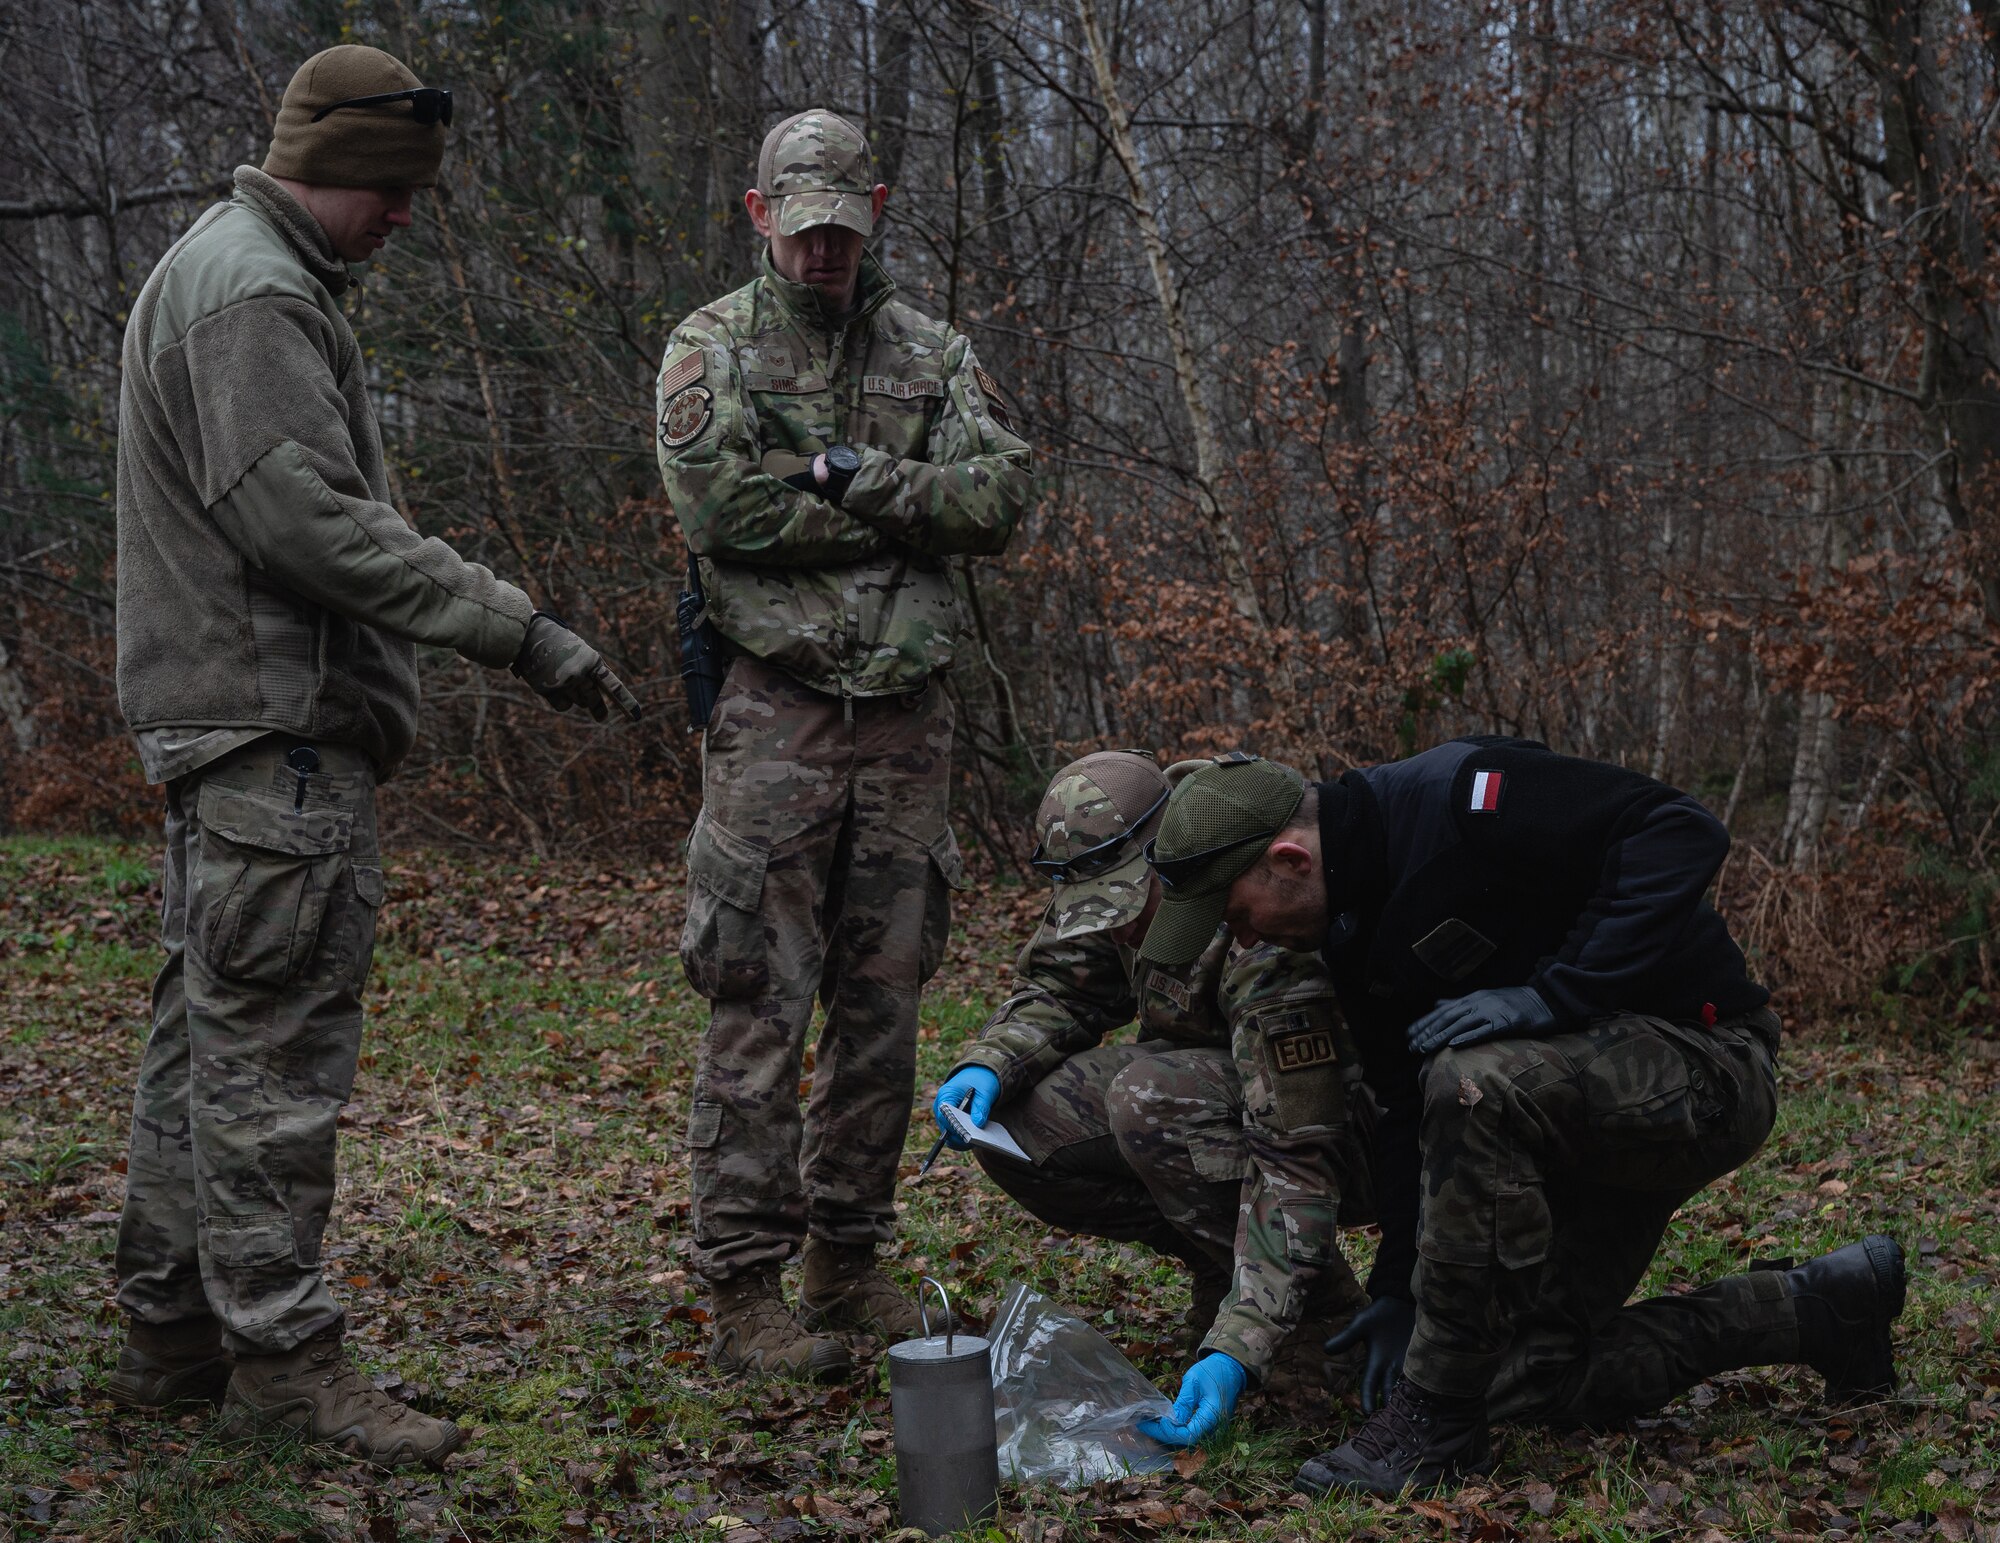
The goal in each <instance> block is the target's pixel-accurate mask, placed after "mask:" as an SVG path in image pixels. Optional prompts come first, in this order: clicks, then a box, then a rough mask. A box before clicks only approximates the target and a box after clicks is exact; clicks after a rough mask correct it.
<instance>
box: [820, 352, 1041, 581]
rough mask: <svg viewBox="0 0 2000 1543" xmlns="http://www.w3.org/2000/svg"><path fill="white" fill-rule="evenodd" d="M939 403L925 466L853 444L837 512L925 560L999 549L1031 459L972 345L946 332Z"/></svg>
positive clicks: (1029, 479) (1018, 511) (1022, 501)
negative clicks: (856, 453) (853, 463)
mask: <svg viewBox="0 0 2000 1543" xmlns="http://www.w3.org/2000/svg"><path fill="white" fill-rule="evenodd" d="M944 373H945V384H946V397H945V404H944V407H943V409H942V410H941V411H940V412H939V414H938V421H937V423H936V425H935V426H933V428H932V429H931V433H930V444H929V449H928V452H927V453H928V455H929V460H928V461H904V460H898V459H897V458H896V457H895V456H893V455H891V454H889V452H888V451H886V450H880V449H877V448H875V447H873V446H859V447H857V448H858V449H860V451H861V470H859V471H858V472H856V473H855V474H854V480H853V482H851V483H849V484H848V488H847V496H846V497H845V498H843V499H842V500H841V507H842V508H843V509H845V510H847V512H848V513H850V514H853V515H856V516H858V517H859V518H860V519H862V520H865V521H866V522H867V523H868V524H869V525H872V526H873V527H874V528H875V529H877V530H879V531H880V532H882V534H883V535H885V536H889V537H891V538H892V539H894V540H895V541H898V542H900V543H901V544H902V545H904V546H908V547H912V548H914V549H915V550H917V551H919V552H924V553H927V554H929V555H930V556H932V557H955V556H958V555H959V554H961V553H966V554H972V555H985V556H990V555H991V554H993V553H995V552H999V551H1003V550H1004V549H1005V548H1006V545H1007V540H1008V538H1009V537H1010V536H1012V535H1013V534H1014V527H1015V525H1017V524H1018V523H1019V522H1020V519H1021V515H1022V512H1023V511H1024V510H1025V509H1026V508H1027V506H1028V493H1029V490H1030V488H1031V487H1032V485H1033V480H1034V478H1033V471H1034V466H1033V459H1034V458H1033V455H1032V453H1031V452H1030V451H1029V449H1028V445H1027V441H1025V440H1023V439H1021V438H1019V437H1018V436H1017V435H1016V434H1015V433H1014V430H1013V428H1012V426H1011V424H1010V423H1009V421H1008V418H1007V410H1006V408H1005V407H1003V406H1002V405H1001V404H1000V402H999V400H998V391H997V389H996V388H995V386H994V385H993V377H992V376H990V375H988V374H987V373H986V372H985V371H984V370H982V369H981V368H980V367H979V361H978V360H977V359H975V358H974V357H973V355H972V344H971V342H970V341H969V340H967V339H966V338H965V337H963V336H961V335H959V334H957V333H954V334H952V339H951V342H950V344H949V346H947V348H946V349H945V359H944Z"/></svg>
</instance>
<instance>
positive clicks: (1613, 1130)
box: [1578, 1020, 1700, 1146]
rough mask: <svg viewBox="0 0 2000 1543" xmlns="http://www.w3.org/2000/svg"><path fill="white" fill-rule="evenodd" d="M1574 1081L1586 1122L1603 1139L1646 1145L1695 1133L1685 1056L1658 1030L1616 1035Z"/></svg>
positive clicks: (1671, 1141) (1685, 1138)
mask: <svg viewBox="0 0 2000 1543" xmlns="http://www.w3.org/2000/svg"><path fill="white" fill-rule="evenodd" d="M1628 1023H1629V1020H1628ZM1578 1080H1579V1083H1580V1087H1581V1091H1582V1093H1583V1097H1584V1107H1585V1110H1586V1112H1587V1118H1588V1120H1589V1123H1590V1126H1591V1128H1592V1130H1594V1131H1595V1132H1596V1133H1597V1134H1598V1135H1599V1136H1600V1137H1602V1138H1606V1139H1608V1140H1610V1141H1612V1142H1614V1143H1616V1144H1618V1145H1627V1144H1639V1145H1645V1146H1650V1145H1653V1144H1655V1143H1658V1144H1662V1145H1673V1144H1676V1143H1684V1142H1690V1141H1693V1140H1695V1139H1696V1138H1697V1137H1698V1136H1699V1134H1700V1118H1699V1110H1698V1108H1697V1099H1696V1090H1695V1089H1694V1087H1693V1085H1692V1083H1691V1081H1690V1079H1689V1075H1688V1064H1687V1059H1686V1057H1684V1056H1683V1055H1682V1054H1681V1052H1680V1049H1679V1047H1677V1046H1676V1045H1675V1044H1674V1042H1673V1040H1672V1039H1671V1038H1669V1037H1668V1036H1667V1035H1665V1034H1663V1033H1659V1032H1637V1033H1634V1032H1624V1033H1621V1034H1620V1036H1619V1037H1618V1039H1617V1040H1616V1041H1614V1042H1613V1043H1611V1044H1609V1045H1607V1046H1606V1047H1605V1049H1604V1050H1603V1052H1602V1053H1601V1054H1599V1055H1598V1056H1596V1057H1595V1058H1593V1059H1592V1060H1591V1061H1590V1063H1589V1064H1588V1065H1587V1066H1585V1067H1584V1068H1583V1070H1582V1072H1581V1073H1580V1075H1579V1079H1578Z"/></svg>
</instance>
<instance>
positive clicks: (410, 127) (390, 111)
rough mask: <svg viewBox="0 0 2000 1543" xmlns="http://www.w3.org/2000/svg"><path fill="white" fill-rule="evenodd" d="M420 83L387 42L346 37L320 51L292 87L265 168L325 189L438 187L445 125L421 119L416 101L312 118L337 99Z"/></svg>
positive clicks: (347, 109) (280, 112)
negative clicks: (382, 45)
mask: <svg viewBox="0 0 2000 1543" xmlns="http://www.w3.org/2000/svg"><path fill="white" fill-rule="evenodd" d="M419 84H421V83H420V82H419V81H418V79H417V77H416V76H415V75H413V74H412V73H411V72H410V67H409V66H408V65H406V64H404V63H403V61H402V60H400V59H398V58H396V57H394V56H393V55H391V54H385V53H383V52H382V50H381V49H379V48H366V47H363V46H362V45H361V44H359V43H342V44H340V45H339V46H338V47H336V48H329V49H326V50H325V51H324V52H322V53H317V54H314V55H313V56H312V57H311V58H310V59H308V60H306V62H305V63H304V64H302V65H300V66H299V72H298V74H296V75H294V76H293V77H292V83H291V84H290V85H289V86H287V87H285V100H284V104H283V105H282V106H281V107H280V108H279V109H278V126H277V129H276V131H275V132H274V133H273V134H272V135H271V153H270V154H269V155H267V156H265V157H264V170H265V172H266V173H268V174H269V175H271V176H273V177H287V178H290V179H291V180H292V181H294V182H312V183H317V184H319V185H320V186H322V187H342V188H427V187H435V186H436V185H437V175H438V166H439V164H440V163H441V162H442V161H443V160H444V125H443V124H442V123H436V122H433V123H419V122H417V120H416V117H415V105H416V104H414V103H413V102H410V101H407V100H405V101H400V102H384V103H381V104H379V105H377V106H374V107H343V108H341V109H339V110H338V111H337V112H330V113H328V114H327V115H326V116H325V117H324V118H321V119H320V120H319V122H317V123H314V122H313V121H312V118H313V114H314V113H317V112H319V111H320V110H321V109H323V108H327V107H331V106H333V104H334V103H335V102H345V101H349V100H351V99H352V98H354V97H358V96H381V95H383V94H385V93H387V92H391V91H407V90H409V89H411V88H412V87H415V86H417V85H419Z"/></svg>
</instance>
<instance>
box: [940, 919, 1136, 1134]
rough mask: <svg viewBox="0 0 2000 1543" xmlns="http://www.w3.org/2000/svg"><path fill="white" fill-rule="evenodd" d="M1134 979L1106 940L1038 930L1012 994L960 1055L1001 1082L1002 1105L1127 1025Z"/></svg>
mask: <svg viewBox="0 0 2000 1543" xmlns="http://www.w3.org/2000/svg"><path fill="white" fill-rule="evenodd" d="M1137 1010H1138V1005H1137V1003H1136V1002H1135V1001H1134V1000H1133V997H1132V972H1131V970H1130V969H1129V968H1128V967H1127V965H1126V963H1125V956H1124V954H1123V953H1122V952H1121V951H1120V950H1119V947H1118V945H1117V944H1116V943H1114V942H1112V941H1111V938H1110V936H1109V934H1107V933H1103V932H1093V933H1088V934H1086V935H1084V936H1083V937H1080V938H1058V937H1057V936H1056V933H1055V928H1053V927H1051V926H1049V925H1048V923H1046V922H1044V923H1043V924H1042V927H1041V930H1040V931H1038V932H1037V933H1036V934H1035V935H1034V937H1032V938H1030V939H1029V940H1028V946H1027V947H1026V948H1024V949H1022V950H1021V957H1020V959H1019V960H1018V961H1017V962H1016V963H1015V966H1014V991H1013V994H1012V995H1011V996H1009V997H1008V998H1007V1000H1006V1001H1004V1002H1002V1003H1001V1004H1000V1006H999V1007H998V1008H997V1009H996V1010H995V1011H994V1013H993V1016H992V1017H990V1018H988V1019H987V1020H986V1027H985V1028H983V1029H981V1030H980V1032H979V1037H978V1038H977V1039H975V1040H973V1041H972V1042H971V1043H970V1044H968V1045H966V1046H965V1047H964V1048H963V1049H962V1050H960V1052H959V1056H958V1064H957V1066H954V1067H953V1068H952V1070H953V1071H956V1070H958V1067H960V1066H983V1067H985V1068H986V1069H987V1070H988V1071H990V1072H992V1073H993V1074H994V1075H995V1076H996V1077H998V1078H999V1079H1000V1102H1002V1103H1005V1102H1006V1101H1007V1100H1008V1099H1010V1098H1013V1097H1014V1096H1015V1095H1016V1094H1019V1093H1024V1092H1026V1091H1027V1090H1028V1089H1029V1088H1031V1087H1033V1086H1034V1085H1035V1084H1036V1083H1037V1082H1039V1081H1041V1080H1042V1078H1044V1077H1046V1076H1047V1075H1048V1074H1049V1073H1050V1072H1052V1071H1054V1070H1055V1069H1056V1068H1057V1067H1058V1066H1060V1065H1062V1063H1063V1062H1064V1061H1065V1060H1067V1059H1068V1058H1069V1057H1071V1056H1073V1055H1075V1054H1076V1053H1077V1052H1078V1051H1080V1050H1088V1049H1089V1048H1090V1047H1091V1046H1093V1045H1095V1044H1097V1043H1098V1042H1099V1041H1101V1040H1102V1039H1103V1038H1104V1036H1105V1035H1107V1034H1109V1033H1110V1032H1111V1031H1112V1030H1114V1029H1117V1028H1121V1027H1123V1026H1124V1025H1125V1024H1128V1023H1130V1022H1131V1021H1132V1018H1133V1015H1134V1014H1135V1013H1136V1012H1137Z"/></svg>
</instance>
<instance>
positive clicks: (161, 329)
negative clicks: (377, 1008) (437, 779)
mask: <svg viewBox="0 0 2000 1543" xmlns="http://www.w3.org/2000/svg"><path fill="white" fill-rule="evenodd" d="M347 283H348V274H347V269H346V268H345V267H344V266H343V265H342V264H341V263H340V261H339V260H338V259H337V258H335V257H334V255H333V253H332V251H331V249H330V248H329V247H328V245H327V243H326V238H325V236H324V234H323V233H322V232H321V231H320V228H319V226H318V224H317V223H316V222H315V221H314V220H313V218H312V216H311V215H309V214H308V213H307V212H306V211H305V209H304V208H302V207H301V206H300V205H299V203H298V202H297V200H295V199H294V198H292V197H291V195H290V194H288V193H287V192H286V191H285V190H284V189H283V188H282V187H280V186H279V185H278V184H277V183H276V182H274V181H272V180H271V179H270V178H269V177H267V176H265V175H264V174H263V173H262V172H260V171H257V170H256V169H254V168H252V167H248V166H243V167H238V168H237V171H236V193H235V196H234V197H233V198H231V199H230V200H229V201H228V202H227V203H222V204H217V205H216V206H215V207H214V208H212V209H210V210H208V211H207V212H206V213H205V214H203V215H202V217H201V218H200V219H199V220H197V221H196V222H195V224H194V226H193V228H192V229H190V230H189V231H188V233H187V234H186V235H185V236H183V237H181V239H180V240H179V241H178V242H176V243H175V244H174V245H173V247H172V248H170V249H169V250H168V252H167V254H166V256H164V257H163V258H161V259H160V262H159V266H158V267H156V268H155V269H154V270H153V273H152V276H151V277H150V278H148V279H147V280H146V284H145V287H144V288H143V289H141V290H140V292H139V298H138V301H137V303H136V304H135V305H134V306H133V308H132V316H131V320H130V321H129V322H128V323H127V325H126V329H125V355H124V385H123V390H122V393H121V396H120V400H119V415H118V418H119V440H118V700H119V705H120V706H121V707H122V708H123V709H124V712H125V717H126V720H127V721H128V722H129V723H130V724H131V726H132V727H133V728H134V729H145V728H150V727H154V726H158V725H165V724H173V725H182V726H187V725H208V726H214V727H225V726H242V727H259V728H269V729H279V730H286V731H290V732H292V733H295V734H299V735H301V736H304V737H307V738H312V739H324V740H328V741H332V742H335V743H342V744H350V745H353V746H355V747H357V748H358V749H360V750H362V751H365V752H366V753H367V754H368V755H369V756H370V757H371V758H373V759H374V761H375V763H376V764H377V766H378V767H379V768H380V769H381V771H382V774H383V775H384V776H387V775H388V774H390V773H391V772H392V771H393V770H394V769H395V766H396V764H397V763H398V762H399V761H401V760H402V758H403V757H404V756H405V755H406V754H407V753H408V752H409V748H410V744H411V742H412V740H413V739H414V738H415V735H416V721H417V672H416V651H415V648H414V646H413V644H414V643H431V644H439V645H443V646H446V647H450V648H455V649H457V650H458V651H459V652H460V653H462V654H464V655H465V656H466V657H467V658H470V659H474V660H477V661H478V662H480V663H481V664H489V665H504V664H508V663H511V662H512V661H513V659H514V657H515V655H516V654H517V653H518V652H519V651H520V647H521V640H522V638H523V637H524V636H525V635H526V632H527V625H528V620H529V617H530V616H531V615H532V614H533V609H534V608H533V605H532V603H531V602H530V601H529V599H528V597H527V596H526V595H525V594H523V593H522V592H521V591H520V590H518V589H516V588H515V587H514V586H513V585H511V584H506V583H503V582H501V581H500V580H499V579H496V578H495V577H494V576H493V575H492V574H491V573H490V572H488V571H487V570H486V569H485V568H482V567H480V566H479V565H478V564H476V563H469V562H466V561H464V560H463V559H462V558H460V557H459V556H458V554H457V553H455V552H454V551H452V549H451V548H450V547H448V546H446V545H445V544H444V543H443V542H441V541H437V540H434V539H427V538H424V537H421V536H419V535H418V534H417V533H416V532H415V531H413V530H412V529H410V527H409V525H408V524H406V523H405V522H404V520H403V518H402V517H401V516H400V515H399V514H398V513H397V512H396V510H395V508H394V506H393V505H391V504H390V502H389V490H388V480H387V477H386V476H385V474H384V471H383V464H382V439H381V434H380V432H379V431H378V430H377V428H376V424H375V411H374V407H373V405H372V404H371V403H370V401H369V399H368V391H367V386H366V382H365V380H364V378H363V366H362V359H361V350H360V348H359V347H358V346H357V345H356V343H355V341H354V333H353V331H352V330H351V329H350V328H349V327H348V325H347V319H346V318H345V317H344V316H342V315H341V313H340V309H339V307H338V305H337V304H336V302H335V299H334V297H335V296H336V295H337V294H339V293H340V292H341V291H342V290H343V289H345V288H346V287H347Z"/></svg>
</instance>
